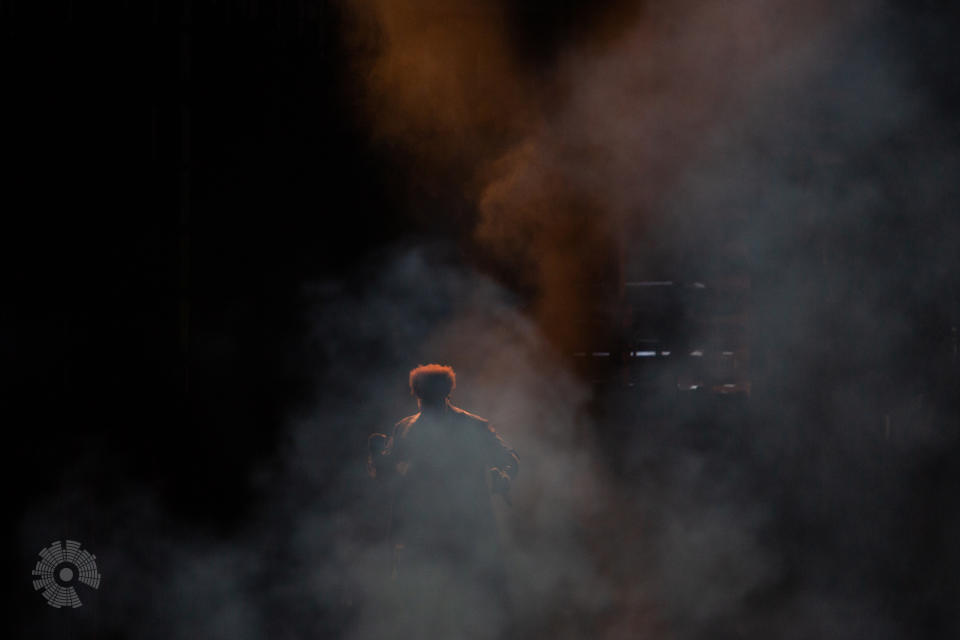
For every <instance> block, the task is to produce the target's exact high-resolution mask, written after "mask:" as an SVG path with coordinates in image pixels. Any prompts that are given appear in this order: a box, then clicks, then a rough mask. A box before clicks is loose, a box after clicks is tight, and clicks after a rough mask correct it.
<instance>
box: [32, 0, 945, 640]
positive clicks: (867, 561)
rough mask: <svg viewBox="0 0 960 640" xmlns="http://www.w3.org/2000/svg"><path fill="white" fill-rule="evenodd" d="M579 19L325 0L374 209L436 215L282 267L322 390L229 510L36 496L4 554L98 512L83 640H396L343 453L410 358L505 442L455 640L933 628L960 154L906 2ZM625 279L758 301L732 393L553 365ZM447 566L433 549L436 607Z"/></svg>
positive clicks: (366, 496) (700, 330) (703, 8)
mask: <svg viewBox="0 0 960 640" xmlns="http://www.w3.org/2000/svg"><path fill="white" fill-rule="evenodd" d="M597 4H598V5H602V6H594V5H593V4H591V3H582V4H577V3H565V4H564V6H565V7H567V9H566V10H567V11H568V12H569V13H567V14H565V15H566V17H565V22H563V24H562V25H561V26H560V27H557V26H556V25H554V28H556V29H557V32H558V33H560V34H561V35H559V36H555V37H550V36H549V35H543V36H542V40H539V41H537V42H536V43H535V44H534V45H531V44H530V43H529V41H528V40H527V39H528V38H530V37H531V33H534V32H539V33H541V35H542V33H543V32H546V31H549V29H550V28H551V27H550V26H549V21H548V20H547V16H548V15H552V14H551V9H547V8H537V7H536V6H535V4H534V3H507V2H484V1H480V0H453V1H452V2H447V3H443V4H442V6H441V5H438V4H437V3H430V2H426V1H425V0H396V1H392V0H374V1H372V2H361V1H360V0H345V1H344V2H343V3H342V7H343V9H344V11H345V20H344V23H343V32H342V34H341V35H342V39H343V41H344V43H345V48H346V50H347V52H348V60H346V61H345V63H344V64H345V66H346V67H348V68H349V69H350V74H351V82H350V87H349V88H348V91H347V93H348V94H349V95H348V98H347V100H348V101H349V102H351V104H354V105H356V112H355V113H353V114H351V115H353V116H354V117H355V118H356V120H357V122H358V123H359V124H360V126H361V127H362V128H363V130H364V131H365V132H366V133H367V134H368V135H369V138H370V139H371V140H373V141H374V146H375V148H376V149H377V151H378V152H379V153H382V154H383V155H384V156H386V157H387V158H388V159H389V161H390V166H389V171H390V172H391V173H392V174H395V175H394V178H395V183H396V184H400V185H403V186H402V187H400V188H398V189H397V190H396V193H395V194H392V195H395V196H396V197H397V198H398V199H399V200H400V201H401V204H398V205H397V209H398V210H411V211H414V212H415V218H416V220H417V223H418V224H419V226H420V228H422V229H430V228H431V226H432V224H433V221H436V226H437V227H441V228H442V229H444V230H449V228H450V227H449V224H450V220H453V223H452V224H453V225H454V226H456V227H457V231H458V232H459V233H460V235H459V237H456V238H454V239H450V238H446V239H444V240H441V241H434V242H432V243H431V242H424V243H419V242H418V243H413V246H411V244H410V243H408V244H400V245H398V246H391V247H390V248H389V249H388V250H385V251H383V252H381V253H379V254H376V253H375V254H371V255H369V256H364V260H363V264H362V265H360V266H358V267H357V271H356V272H355V273H353V274H351V275H350V276H349V277H333V276H331V277H325V278H317V279H313V280H310V281H308V282H304V283H303V285H302V287H301V288H300V289H299V292H298V294H297V295H298V296H299V298H298V304H299V305H300V306H299V309H301V310H303V314H302V315H303V323H302V328H303V332H304V334H305V335H303V336H302V339H300V340H297V341H296V345H295V348H291V349H290V353H288V354H284V357H285V358H287V360H288V364H289V366H290V367H291V368H292V369H296V370H297V371H298V372H299V373H300V374H302V376H303V377H305V378H307V379H309V382H310V389H311V391H310V393H309V394H307V395H308V396H309V397H308V398H307V399H306V400H304V401H303V402H300V403H299V404H297V405H296V406H291V407H290V408H289V410H288V412H287V418H286V420H285V422H284V423H283V424H282V425H274V428H275V429H277V431H278V433H280V434H281V435H280V436H279V437H278V439H279V441H280V445H279V446H278V447H277V449H276V451H274V452H272V454H271V455H269V456H265V458H266V459H265V460H264V461H261V463H260V464H258V465H256V466H255V468H254V467H251V468H245V469H244V471H245V472H247V475H248V477H246V478H242V479H239V480H238V483H242V484H245V485H249V486H252V487H253V493H254V494H255V497H254V498H252V499H251V504H250V505H249V511H248V513H247V514H246V516H247V517H246V519H245V520H244V522H243V523H242V524H241V525H239V526H237V527H236V528H235V529H233V530H231V531H228V532H226V533H223V532H216V531H209V530H203V531H201V530H199V529H198V528H192V527H191V526H189V525H188V524H180V523H177V522H176V521H171V520H170V519H169V518H168V517H167V516H168V515H169V514H167V513H165V511H164V509H165V508H164V506H163V505H162V504H161V501H160V500H159V499H156V498H155V497H154V496H153V495H152V494H150V495H138V494H136V492H132V495H130V496H125V497H124V499H123V500H118V501H116V503H115V504H109V505H99V504H98V503H97V496H94V495H87V494H84V493H83V491H82V489H77V490H64V492H63V493H62V495H58V496H55V497H54V498H52V499H50V500H49V501H47V502H44V503H41V504H38V505H36V506H35V507H33V508H32V510H31V513H30V514H29V517H27V518H26V519H25V520H24V521H23V522H22V523H21V526H20V535H21V537H22V539H23V540H24V544H29V545H33V544H34V543H35V541H36V540H41V541H43V542H47V541H48V540H52V539H54V538H56V537H57V536H61V535H62V533H61V531H60V530H58V529H57V528H56V526H54V525H53V524H51V523H60V522H63V521H66V520H68V519H69V518H75V516H74V515H72V514H75V513H85V514H86V515H84V517H83V518H81V519H80V520H79V521H77V520H75V521H74V526H75V528H76V529H79V530H81V531H95V532H98V536H97V539H96V540H91V541H90V543H91V546H93V547H94V550H95V551H96V552H97V554H98V556H99V557H100V558H102V559H103V562H104V565H103V567H102V569H103V571H104V575H105V579H104V587H103V592H102V595H103V607H102V608H101V609H102V610H104V611H106V610H108V609H109V612H108V614H107V615H103V616H102V617H101V618H100V619H99V620H98V621H95V622H94V623H90V624H91V626H90V628H89V629H86V630H88V631H90V629H92V631H90V635H91V637H99V636H102V637H107V636H109V634H110V633H114V634H128V635H130V636H131V637H138V638H154V637H155V638H181V637H182V638H194V637H204V638H220V637H223V638H231V639H232V640H244V639H246V638H263V637H269V638H278V639H282V638H302V637H310V636H316V637H342V638H345V639H349V640H372V639H373V638H379V637H384V636H387V637H389V636H390V635H391V633H393V632H394V631H395V626H394V625H395V622H396V620H397V619H398V618H399V617H400V616H401V615H403V614H408V613H409V612H404V611H401V610H399V608H398V607H397V605H396V601H395V599H394V595H395V594H392V593H391V586H390V582H389V580H388V579H386V578H387V576H388V575H389V565H390V559H389V553H388V552H386V551H385V546H384V540H383V535H382V534H383V530H384V528H385V527H384V524H385V522H384V513H385V512H386V509H387V507H386V504H385V501H384V496H383V495H381V494H378V493H377V492H376V491H375V490H374V487H373V486H372V485H371V484H370V483H369V478H367V477H366V474H365V469H364V459H365V456H366V450H365V442H366V437H367V435H368V434H370V433H371V432H383V431H389V429H390V426H391V425H392V424H393V423H395V422H396V420H398V419H399V418H401V417H403V416H404V415H407V414H410V413H414V412H415V411H416V409H415V407H414V404H415V403H414V402H413V400H412V399H411V398H410V397H409V394H408V390H407V389H406V386H405V385H406V381H407V373H408V371H409V370H410V369H411V368H412V367H413V366H416V365H418V364H425V363H428V362H439V363H443V364H449V365H452V366H453V367H454V368H455V369H456V372H457V389H456V391H455V393H454V396H453V401H454V403H455V404H457V405H458V406H462V407H463V408H465V409H467V410H470V411H475V412H476V413H478V414H481V415H483V416H484V417H486V418H488V419H490V421H491V423H492V424H493V425H494V426H495V427H496V428H497V430H498V432H499V433H500V434H501V435H502V436H503V437H504V438H505V439H506V440H507V441H508V442H509V443H510V444H511V445H512V446H513V447H514V448H516V450H517V451H518V452H519V455H520V460H521V471H520V474H519V477H518V479H517V481H516V483H515V485H514V487H513V489H512V492H513V494H512V499H513V504H512V506H511V507H507V506H505V505H503V504H501V503H500V502H495V509H496V516H497V519H498V524H499V527H500V529H501V533H502V536H503V538H504V554H505V557H506V560H507V564H508V566H509V571H508V577H509V579H508V581H507V583H506V584H504V585H503V589H504V591H505V592H507V593H509V595H510V597H511V599H512V601H513V603H514V606H515V611H514V612H513V616H512V619H510V620H508V619H507V616H505V615H504V612H503V611H502V610H500V609H498V608H497V607H495V606H490V607H488V608H480V609H478V610H476V611H473V612H472V615H473V616H475V619H471V621H470V623H471V624H472V625H473V626H474V627H475V629H477V631H476V637H478V638H486V637H489V638H494V637H497V635H498V634H503V633H506V632H508V631H509V632H510V633H512V634H513V635H512V637H517V638H561V639H564V638H570V639H577V638H584V637H597V638H603V639H609V640H615V639H621V638H675V639H678V640H686V639H688V638H689V639H693V638H750V639H752V638H757V639H760V638H769V637H783V638H798V639H799V638H878V639H885V638H891V639H893V638H910V637H917V634H916V633H914V631H915V630H916V629H924V630H930V633H929V634H926V635H925V636H924V637H944V638H948V637H954V636H955V635H956V632H957V630H958V629H960V627H958V626H957V624H958V623H957V619H956V615H955V612H953V611H952V609H951V606H952V605H951V604H949V603H948V604H944V603H945V602H947V600H948V599H949V598H950V597H952V596H955V595H956V593H957V592H958V585H957V582H956V578H955V575H956V574H955V573H953V572H952V569H953V568H955V567H956V565H957V560H958V558H957V552H956V551H955V550H954V551H951V549H952V546H951V544H950V543H949V542H944V541H946V540H951V539H955V538H956V535H957V533H958V532H960V521H958V519H957V517H956V514H955V513H954V512H951V511H949V510H946V509H943V508H941V507H942V505H943V504H946V502H947V500H946V499H944V496H943V495H941V493H949V491H948V489H943V488H942V487H940V485H938V484H936V482H937V480H939V479H944V478H946V481H945V485H944V486H946V487H950V486H952V485H950V484H949V481H950V479H951V478H955V473H956V472H951V471H950V470H949V469H950V466H949V464H948V462H949V460H950V459H951V458H950V457H951V456H952V455H953V454H954V453H955V449H956V442H957V440H956V436H957V433H956V409H955V400H952V401H953V402H954V404H953V405H951V404H950V402H951V398H954V397H955V396H953V395H951V393H952V389H951V388H949V385H950V384H952V383H955V382H956V366H957V365H956V337H955V334H954V338H953V339H954V343H953V347H952V348H953V352H952V353H953V355H952V358H953V361H952V362H953V364H952V365H951V364H950V360H949V359H950V357H951V356H950V353H951V352H950V351H949V344H948V342H949V335H950V333H949V329H950V327H951V326H952V327H953V328H954V331H956V326H957V319H958V317H960V312H958V308H957V290H958V288H957V285H958V283H957V279H956V274H957V272H958V266H960V264H958V258H957V254H956V251H955V249H954V245H955V244H956V242H957V240H958V238H960V227H958V223H957V218H956V216H955V215H952V214H951V212H952V211H954V210H955V208H956V204H957V202H958V201H960V190H958V187H957V186H956V185H955V184H954V180H953V175H955V174H956V170H957V169H958V168H960V153H958V151H957V148H958V147H957V144H956V143H957V141H956V140H955V139H954V137H951V135H953V136H955V134H950V135H944V133H943V132H944V131H947V130H949V127H950V126H952V125H951V124H950V123H952V122H954V121H953V120H951V119H950V115H949V114H947V113H945V111H944V110H943V109H942V106H941V105H939V104H938V103H937V101H936V99H935V98H934V97H933V96H932V95H928V93H926V92H925V91H924V89H923V87H922V86H919V85H920V84H921V83H920V82H919V81H918V80H916V77H915V74H914V72H915V71H916V68H915V67H916V65H917V62H916V61H914V60H912V59H911V58H910V56H909V53H908V44H909V43H908V41H907V39H906V38H905V37H902V36H900V35H899V34H898V31H897V28H896V27H897V24H898V18H899V17H901V13H899V12H898V11H897V10H895V9H894V8H892V7H891V6H890V5H889V4H888V3H885V2H880V1H877V2H873V1H867V0H864V1H862V2H857V1H854V0H851V1H850V2H842V3H839V4H838V3H827V2H819V1H817V2H808V3H790V2H786V1H785V0H769V1H761V0H739V1H737V2H728V3H714V2H706V1H694V0H689V1H682V2H674V3H658V2H645V3H630V2H613V3H597ZM569 7H574V8H573V9H570V8H569ZM556 11H559V10H558V9H557V10H556ZM541 14H542V16H543V18H542V21H543V25H540V26H539V27H538V26H537V25H538V23H539V22H541V18H540V16H541ZM902 15H906V14H902ZM554 35H555V34H554ZM436 235H439V234H436ZM458 243H459V244H460V246H456V245H457V244H458ZM464 248H467V249H468V250H467V251H463V250H462V249H464ZM357 262H359V260H358V261H357ZM628 280H657V281H674V280H675V281H676V282H677V284H678V285H679V284H680V283H685V282H693V281H697V282H698V283H699V284H700V285H701V286H702V287H704V285H703V283H706V285H705V287H704V288H706V289H707V290H708V291H711V292H713V291H716V292H717V293H715V294H714V295H715V296H717V297H720V298H722V297H723V295H725V294H724V292H723V290H722V289H721V288H720V287H714V285H715V283H718V282H721V281H725V280H726V281H730V280H736V281H737V282H741V283H746V286H745V288H746V289H747V290H748V291H749V301H748V304H747V305H746V307H747V311H745V312H743V310H738V313H729V314H727V316H724V317H723V318H720V320H719V321H717V322H714V323H713V324H711V323H701V324H696V323H692V324H691V325H690V326H691V329H690V331H691V334H692V336H691V338H690V339H691V341H692V343H693V344H691V345H690V346H692V347H700V346H702V344H701V343H703V344H709V345H711V346H712V345H713V342H712V341H716V340H718V338H717V335H718V334H719V333H720V332H721V331H725V330H727V328H728V325H731V324H734V323H735V322H739V321H740V320H738V319H734V320H731V317H730V316H742V317H747V319H748V320H747V321H744V322H743V323H742V324H743V327H745V329H744V330H743V332H742V333H743V334H744V335H741V336H740V338H739V339H741V340H743V343H742V344H738V345H737V347H736V348H737V351H738V354H739V353H743V354H746V355H745V356H744V358H743V362H746V364H747V365H748V366H747V369H746V370H747V371H748V375H749V378H750V379H749V382H750V383H751V385H752V391H751V394H750V396H749V398H746V399H745V400H744V398H743V397H742V396H737V397H736V398H732V399H730V398H725V397H720V396H717V397H713V396H711V397H704V395H703V394H699V395H698V394H688V396H682V395H681V394H680V393H679V392H678V390H677V388H678V385H677V379H675V378H674V379H671V380H670V387H669V389H668V393H665V394H660V395H659V396H658V395H657V394H656V393H649V392H648V390H647V389H646V388H643V389H641V388H640V385H639V384H638V385H635V386H629V385H627V384H621V382H623V381H622V380H619V379H618V380H615V381H614V382H613V383H612V384H608V385H607V386H602V385H592V384H591V381H590V380H586V379H585V378H584V377H583V376H578V375H577V374H576V373H574V371H573V367H572V366H571V362H570V358H569V357H568V356H569V355H571V353H572V352H574V351H586V352H589V351H590V350H591V349H592V348H593V347H594V346H598V345H599V344H600V343H602V342H603V341H605V340H607V341H610V340H614V339H616V336H614V335H610V334H613V333H615V332H616V331H617V330H618V329H622V327H621V326H619V325H618V323H619V322H622V318H621V317H620V316H619V315H617V314H618V313H619V312H620V311H621V308H620V307H619V306H618V305H619V304H620V303H621V302H622V297H623V295H624V294H623V289H624V287H623V284H624V282H625V281H628ZM677 288H679V286H678V287H677ZM741 312H742V313H741ZM598 318H600V319H601V320H602V321H601V322H598ZM680 321H681V320H680V319H677V322H678V323H679V322H680ZM725 323H726V324H725ZM604 332H607V333H606V334H605V333H604ZM658 348H659V347H658ZM608 355H609V354H608ZM681 355H682V354H680V353H675V354H673V356H671V358H673V360H670V361H669V362H671V363H673V362H677V361H679V359H680V356H681ZM701 355H702V354H701ZM660 357H662V353H661V354H660V355H658V356H657V361H659V358H660ZM665 366H666V365H665ZM676 366H679V365H676ZM951 366H952V367H953V368H952V369H951V368H950V367H951ZM945 371H946V372H948V373H949V372H952V375H953V376H954V377H953V378H950V377H949V376H945V375H944V372H945ZM608 382H609V381H608ZM727 400H729V402H728V401H727ZM96 464H97V460H95V459H90V460H88V459H80V460H78V461H76V469H73V470H72V471H71V474H65V475H73V476H74V477H76V476H77V475H80V476H82V475H83V474H84V473H86V472H88V471H89V469H91V468H93V467H95V466H96ZM931 469H933V470H934V472H935V474H934V476H935V478H934V480H931V479H930V478H929V477H928V473H927V472H928V471H929V470H931ZM951 473H953V474H954V475H952V476H951V475H950V474H951ZM936 474H939V475H936ZM953 482H955V480H954V481H953ZM65 484H66V483H65ZM938 492H940V493H938ZM426 498H429V496H426V497H425V499H426ZM90 505H96V506H95V507H94V508H90ZM113 523H122V524H117V525H114V524H113ZM930 540H934V541H935V542H934V543H931V544H930V545H928V542H929V541H930ZM94 543H95V544H94ZM460 569H462V567H460V566H459V565H458V564H457V563H456V562H450V563H446V564H444V563H438V566H437V568H436V570H437V571H438V572H439V573H441V574H445V575H448V576H449V577H450V578H452V579H453V580H452V582H451V584H452V585H454V586H453V587H452V592H451V593H450V596H451V598H455V597H457V596H460V595H465V594H466V595H470V594H468V593H467V592H468V591H469V589H470V586H469V585H468V584H466V583H458V582H457V581H456V578H457V577H458V575H459V573H458V572H459V570H460ZM34 624H35V625H36V626H35V627H34V628H31V629H29V631H31V632H34V634H33V635H34V636H39V635H41V634H43V633H45V632H46V631H48V629H47V628H46V627H43V624H46V623H44V622H42V621H40V622H35V623H34Z"/></svg>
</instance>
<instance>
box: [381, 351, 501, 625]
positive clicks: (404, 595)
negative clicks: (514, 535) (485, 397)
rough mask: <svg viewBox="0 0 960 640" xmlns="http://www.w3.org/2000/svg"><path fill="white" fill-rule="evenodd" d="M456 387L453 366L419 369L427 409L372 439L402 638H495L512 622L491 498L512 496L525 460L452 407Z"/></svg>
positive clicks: (415, 379)
mask: <svg viewBox="0 0 960 640" xmlns="http://www.w3.org/2000/svg"><path fill="white" fill-rule="evenodd" d="M455 386H456V377H455V374H454V371H453V369H451V368H450V367H445V366H441V365H436V364H432V365H426V366H421V367H417V368H416V369H414V370H413V371H411V372H410V390H411V393H413V394H414V395H415V396H416V397H417V400H418V405H419V408H420V412H419V413H416V414H414V415H412V416H409V417H406V418H404V419H403V420H401V421H400V422H398V423H397V424H396V425H395V426H394V429H393V433H392V435H390V436H386V435H384V434H373V435H372V436H370V456H369V459H368V467H369V471H370V474H371V476H373V477H375V478H377V480H378V481H381V482H383V483H384V485H385V488H386V489H387V490H388V491H390V493H391V505H392V507H391V514H390V541H391V545H392V547H393V551H394V556H393V566H392V578H393V580H395V581H396V584H397V586H398V591H399V594H400V609H399V611H397V612H396V613H397V625H398V628H397V629H396V631H397V632H398V633H401V632H402V633H403V634H412V635H413V637H425V638H426V637H436V638H459V637H471V638H473V637H476V638H485V637H492V636H493V635H494V633H495V632H496V630H497V629H498V628H501V627H502V625H503V623H504V622H505V617H506V599H505V587H506V585H505V584H504V582H505V577H504V571H503V565H502V558H501V557H500V552H499V544H498V536H497V527H496V522H495V519H494V514H493V510H492V505H491V493H493V494H501V495H502V496H503V497H504V499H505V500H508V499H509V498H508V496H509V494H508V492H509V489H510V483H511V481H512V479H513V478H514V477H515V476H516V473H517V470H518V468H519V459H518V457H517V454H516V452H515V451H513V450H512V449H511V448H510V447H508V446H507V445H506V443H505V442H504V441H503V440H502V439H501V438H500V436H498V435H497V433H496V432H495V431H494V429H493V428H492V427H491V426H490V425H489V424H488V423H487V421H486V420H484V419H483V418H480V417H478V416H475V415H473V414H471V413H468V412H466V411H464V410H462V409H459V408H457V407H455V406H453V405H452V404H450V400H449V397H450V393H451V392H452V391H453V389H454V387H455ZM408 637H409V636H408Z"/></svg>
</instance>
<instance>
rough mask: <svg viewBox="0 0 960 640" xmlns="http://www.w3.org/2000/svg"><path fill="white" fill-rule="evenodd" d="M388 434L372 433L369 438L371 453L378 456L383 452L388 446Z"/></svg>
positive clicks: (368, 447)
mask: <svg viewBox="0 0 960 640" xmlns="http://www.w3.org/2000/svg"><path fill="white" fill-rule="evenodd" d="M387 440H388V438H387V436H386V435H384V434H382V433H372V434H370V437H369V438H367V449H368V450H369V451H370V455H372V456H374V457H376V456H378V455H380V454H381V453H383V451H384V449H386V448H387Z"/></svg>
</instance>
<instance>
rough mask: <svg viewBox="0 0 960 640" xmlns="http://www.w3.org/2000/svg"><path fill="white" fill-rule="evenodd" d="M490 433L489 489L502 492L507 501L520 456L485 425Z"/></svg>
mask: <svg viewBox="0 0 960 640" xmlns="http://www.w3.org/2000/svg"><path fill="white" fill-rule="evenodd" d="M487 429H488V430H489V433H490V447H491V455H490V462H491V463H492V464H491V465H490V490H491V491H492V492H493V493H499V494H502V495H503V497H504V499H505V500H507V502H508V503H509V497H508V496H509V491H510V485H511V484H512V482H513V480H514V479H515V478H516V477H517V473H519V471H520V456H519V455H517V452H516V450H514V449H513V448H512V447H510V445H508V444H507V443H506V441H504V439H503V438H501V437H500V435H499V434H498V433H497V432H496V430H495V429H494V428H493V427H491V426H489V425H487Z"/></svg>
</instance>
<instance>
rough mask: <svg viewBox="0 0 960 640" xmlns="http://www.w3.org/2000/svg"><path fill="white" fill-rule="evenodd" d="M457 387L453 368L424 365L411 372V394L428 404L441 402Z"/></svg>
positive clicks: (439, 365)
mask: <svg viewBox="0 0 960 640" xmlns="http://www.w3.org/2000/svg"><path fill="white" fill-rule="evenodd" d="M456 387H457V374H455V373H454V372H453V367H447V366H444V365H441V364H422V365H420V366H419V367H417V368H416V369H413V370H411V371H410V393H411V394H413V395H415V396H417V397H418V398H420V399H421V400H425V401H426V402H439V401H440V400H443V399H445V398H446V397H447V396H449V395H450V394H451V393H452V392H453V390H454V389H455V388H456Z"/></svg>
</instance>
